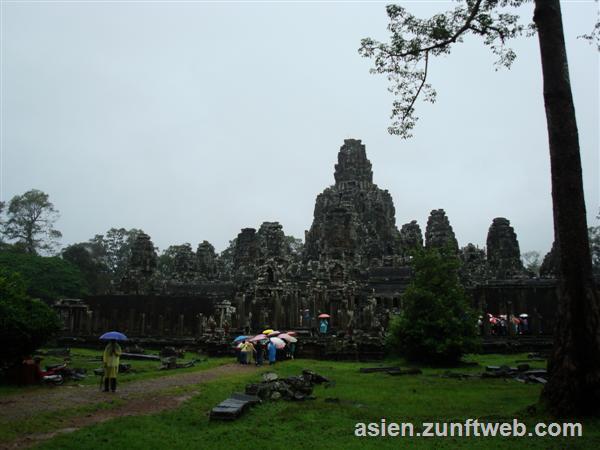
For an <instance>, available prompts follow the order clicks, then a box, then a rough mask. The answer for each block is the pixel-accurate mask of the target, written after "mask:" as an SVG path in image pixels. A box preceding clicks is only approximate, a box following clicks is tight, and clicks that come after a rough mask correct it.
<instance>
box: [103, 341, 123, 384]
mask: <svg viewBox="0 0 600 450" xmlns="http://www.w3.org/2000/svg"><path fill="white" fill-rule="evenodd" d="M121 353H123V352H122V351H121V346H120V345H119V344H117V341H116V340H115V339H111V340H110V341H109V343H108V344H106V347H105V348H104V354H103V355H102V364H103V366H104V392H108V387H109V383H110V389H111V390H112V391H113V392H115V391H116V390H117V373H119V359H120V357H121Z"/></svg>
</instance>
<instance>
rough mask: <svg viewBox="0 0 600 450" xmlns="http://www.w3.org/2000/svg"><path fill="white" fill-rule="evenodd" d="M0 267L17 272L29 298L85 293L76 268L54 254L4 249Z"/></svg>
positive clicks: (82, 281) (81, 277)
mask: <svg viewBox="0 0 600 450" xmlns="http://www.w3.org/2000/svg"><path fill="white" fill-rule="evenodd" d="M0 270H4V272H5V273H18V274H19V276H20V277H21V278H22V281H23V283H24V285H25V286H26V289H27V295H29V296H30V297H33V298H40V299H42V300H45V301H48V302H51V301H54V300H57V299H59V298H65V297H66V298H79V297H81V296H84V295H86V294H88V286H87V283H86V281H85V279H84V277H83V276H82V274H81V272H80V271H79V269H78V268H77V267H75V266H74V265H72V264H71V263H69V262H67V261H64V260H63V259H61V258H58V257H56V256H53V257H45V256H39V255H30V254H29V253H20V252H13V251H4V252H2V253H0Z"/></svg>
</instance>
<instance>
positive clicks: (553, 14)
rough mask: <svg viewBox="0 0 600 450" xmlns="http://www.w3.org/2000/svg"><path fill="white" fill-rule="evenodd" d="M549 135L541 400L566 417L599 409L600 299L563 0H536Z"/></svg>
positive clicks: (590, 412) (535, 17)
mask: <svg viewBox="0 0 600 450" xmlns="http://www.w3.org/2000/svg"><path fill="white" fill-rule="evenodd" d="M533 20H534V22H535V24H536V25H537V29H538V37H539V42H540V51H541V57H542V71H543V79H544V104H545V107H546V120H547V124H548V136H549V141H550V164H551V172H552V203H553V213H554V234H555V239H556V243H557V245H558V249H559V255H560V272H559V287H558V298H559V306H558V316H557V320H558V324H557V327H556V330H555V336H554V349H553V352H552V355H551V357H550V360H549V362H548V370H549V372H550V379H549V380H548V384H546V386H545V387H544V390H543V392H542V400H543V401H545V403H546V404H547V405H548V407H549V408H550V410H551V411H552V412H553V413H555V414H557V415H560V416H572V415H581V414H593V413H596V412H598V411H600V303H599V300H598V294H597V293H596V292H595V288H594V281H593V278H592V263H591V256H590V249H589V242H588V235H587V223H586V212H585V200H584V195H583V178H582V173H581V158H580V156H579V137H578V133H577V122H576V119H575V107H574V106H573V97H572V94H571V82H570V80H569V69H568V65H567V53H566V49H565V40H564V34H563V27H562V16H561V11H560V2H559V0H535V13H534V17H533Z"/></svg>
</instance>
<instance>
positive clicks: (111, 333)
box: [100, 331, 127, 341]
mask: <svg viewBox="0 0 600 450" xmlns="http://www.w3.org/2000/svg"><path fill="white" fill-rule="evenodd" d="M110 339H114V340H115V341H126V340H127V336H125V335H124V334H123V333H119V332H118V331H109V332H108V333H104V334H103V335H102V336H100V340H102V341H108V340H110Z"/></svg>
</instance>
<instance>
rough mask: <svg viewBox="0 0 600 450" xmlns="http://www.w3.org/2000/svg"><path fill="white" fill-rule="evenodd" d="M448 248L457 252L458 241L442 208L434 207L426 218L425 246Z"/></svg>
mask: <svg viewBox="0 0 600 450" xmlns="http://www.w3.org/2000/svg"><path fill="white" fill-rule="evenodd" d="M446 246H450V248H451V249H452V250H453V251H454V252H456V253H458V242H457V240H456V236H455V235H454V230H452V227H451V226H450V221H449V220H448V217H446V212H445V211H444V210H443V209H434V210H433V211H431V213H430V214H429V219H427V228H426V229H425V247H427V248H445V247H446Z"/></svg>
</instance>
